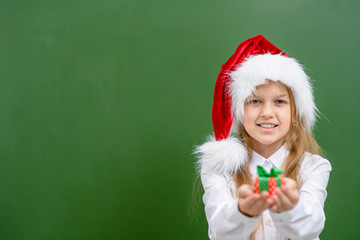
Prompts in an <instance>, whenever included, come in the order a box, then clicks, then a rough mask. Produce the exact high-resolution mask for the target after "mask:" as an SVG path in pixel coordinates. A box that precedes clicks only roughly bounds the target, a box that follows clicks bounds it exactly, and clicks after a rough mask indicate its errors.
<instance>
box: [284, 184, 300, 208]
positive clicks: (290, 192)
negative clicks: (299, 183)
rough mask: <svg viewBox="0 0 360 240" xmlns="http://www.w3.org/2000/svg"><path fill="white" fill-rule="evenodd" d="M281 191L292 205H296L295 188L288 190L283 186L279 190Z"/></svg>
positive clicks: (297, 197) (297, 195)
mask: <svg viewBox="0 0 360 240" xmlns="http://www.w3.org/2000/svg"><path fill="white" fill-rule="evenodd" d="M281 190H282V192H283V193H284V195H285V196H286V197H287V198H288V199H289V200H290V201H291V202H292V203H294V204H295V203H297V201H298V200H299V191H298V190H297V189H296V188H295V189H290V188H288V187H287V186H284V188H281Z"/></svg>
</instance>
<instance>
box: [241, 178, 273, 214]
mask: <svg viewBox="0 0 360 240" xmlns="http://www.w3.org/2000/svg"><path fill="white" fill-rule="evenodd" d="M238 199H239V200H238V209H239V211H240V212H242V213H243V214H245V215H246V216H249V217H253V216H256V215H259V214H260V213H262V212H263V211H264V210H266V209H268V208H269V207H270V206H271V205H273V204H274V201H273V199H272V198H269V193H268V192H266V191H265V192H262V193H260V194H259V193H254V191H253V188H252V187H251V186H250V185H248V184H243V185H241V186H240V187H239V189H238Z"/></svg>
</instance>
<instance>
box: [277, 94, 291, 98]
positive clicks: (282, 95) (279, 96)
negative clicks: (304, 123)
mask: <svg viewBox="0 0 360 240" xmlns="http://www.w3.org/2000/svg"><path fill="white" fill-rule="evenodd" d="M277 97H278V98H282V97H289V96H288V95H287V94H280V95H278V96H277Z"/></svg>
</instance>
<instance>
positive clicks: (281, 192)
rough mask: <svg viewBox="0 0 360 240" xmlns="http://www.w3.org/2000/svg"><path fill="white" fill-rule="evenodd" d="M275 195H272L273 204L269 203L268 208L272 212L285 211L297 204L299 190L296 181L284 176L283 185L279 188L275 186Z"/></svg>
mask: <svg viewBox="0 0 360 240" xmlns="http://www.w3.org/2000/svg"><path fill="white" fill-rule="evenodd" d="M275 193H276V194H275V195H274V196H273V197H272V198H273V200H274V204H272V205H271V207H270V210H271V211H273V212H278V213H281V212H285V211H288V210H290V209H292V208H293V207H295V205H296V204H297V202H298V201H299V191H298V189H297V184H296V182H295V181H294V180H293V179H291V178H284V185H283V186H281V188H276V190H275Z"/></svg>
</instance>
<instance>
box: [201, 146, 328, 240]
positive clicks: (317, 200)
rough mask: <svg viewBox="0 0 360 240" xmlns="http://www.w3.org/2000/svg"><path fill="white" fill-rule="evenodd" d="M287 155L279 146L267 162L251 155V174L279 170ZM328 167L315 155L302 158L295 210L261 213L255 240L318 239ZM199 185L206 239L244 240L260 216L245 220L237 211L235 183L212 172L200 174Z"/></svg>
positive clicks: (326, 163) (326, 162)
mask: <svg viewBox="0 0 360 240" xmlns="http://www.w3.org/2000/svg"><path fill="white" fill-rule="evenodd" d="M287 154H288V152H287V150H286V147H285V146H282V147H281V148H280V149H279V150H278V151H277V152H275V153H274V154H273V155H272V156H271V157H269V158H268V159H265V158H263V157H262V156H261V155H259V154H257V153H256V152H253V154H252V159H251V163H250V171H251V174H252V175H253V176H254V177H255V176H257V171H256V166H258V165H259V166H262V167H264V168H265V169H267V170H269V169H270V168H272V167H276V168H280V167H281V166H282V163H283V161H284V160H285V158H286V156H287ZM330 171H331V165H330V163H329V161H327V160H326V159H324V158H322V157H320V156H319V155H311V154H309V153H305V154H304V159H303V161H302V164H301V168H300V178H301V180H302V181H303V185H302V187H301V189H300V191H299V194H300V197H299V201H298V203H297V204H296V205H295V207H294V208H293V209H291V210H289V211H286V212H282V213H275V212H271V211H269V210H265V211H264V212H263V221H264V233H265V234H264V235H263V232H262V229H261V227H260V228H259V230H258V233H257V235H256V238H257V239H263V237H264V239H287V238H291V239H319V238H318V236H319V235H320V233H321V231H322V230H323V228H324V224H325V214H324V210H323V209H324V202H325V199H326V196H327V192H326V186H327V183H328V180H329V174H330ZM201 181H202V184H203V187H204V190H205V193H204V196H203V201H204V204H205V214H206V218H207V221H208V224H209V238H210V239H218V240H219V239H221V240H231V239H236V240H240V239H246V238H247V237H248V236H249V235H250V233H251V232H252V231H253V230H254V229H255V227H256V226H257V224H258V222H259V221H260V219H261V215H259V216H255V217H247V216H245V215H244V214H242V213H241V212H240V211H239V210H238V199H237V198H236V196H235V192H236V188H235V183H234V182H233V181H232V180H231V176H225V175H219V174H216V173H213V172H204V171H202V172H201Z"/></svg>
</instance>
